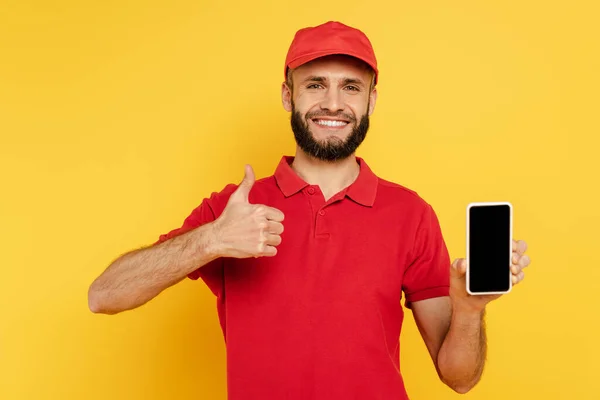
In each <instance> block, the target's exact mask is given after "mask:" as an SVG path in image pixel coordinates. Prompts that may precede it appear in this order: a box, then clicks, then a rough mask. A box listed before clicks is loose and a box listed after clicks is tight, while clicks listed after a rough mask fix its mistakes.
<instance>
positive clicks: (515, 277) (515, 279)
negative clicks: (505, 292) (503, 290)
mask: <svg viewBox="0 0 600 400" xmlns="http://www.w3.org/2000/svg"><path fill="white" fill-rule="evenodd" d="M523 279H525V272H524V271H521V272H519V273H518V274H517V275H513V276H512V283H513V285H516V284H517V283H519V282H521V281H522V280H523Z"/></svg>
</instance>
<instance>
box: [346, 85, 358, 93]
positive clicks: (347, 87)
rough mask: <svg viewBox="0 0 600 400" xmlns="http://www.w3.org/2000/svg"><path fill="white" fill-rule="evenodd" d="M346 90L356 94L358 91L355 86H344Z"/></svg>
mask: <svg viewBox="0 0 600 400" xmlns="http://www.w3.org/2000/svg"><path fill="white" fill-rule="evenodd" d="M346 89H348V90H350V91H353V92H358V91H360V89H359V88H357V87H356V86H346Z"/></svg>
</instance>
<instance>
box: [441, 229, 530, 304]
mask: <svg viewBox="0 0 600 400" xmlns="http://www.w3.org/2000/svg"><path fill="white" fill-rule="evenodd" d="M512 244H513V245H512V248H513V252H512V257H511V266H510V272H511V274H512V276H511V279H512V284H513V286H514V285H516V284H518V283H519V282H521V281H522V280H523V279H524V278H525V272H524V271H523V269H524V268H526V267H527V266H528V265H529V264H530V262H531V260H530V259H529V256H528V255H526V254H525V252H526V251H527V243H525V242H524V241H523V240H519V241H515V240H513V243H512ZM466 272H467V263H466V260H465V259H464V258H458V259H456V260H454V262H453V263H452V266H451V267H450V297H451V299H452V304H453V307H454V308H455V309H456V308H458V309H460V310H464V311H473V312H482V311H483V310H484V309H485V306H486V305H487V304H488V303H489V302H490V301H492V300H495V299H497V298H499V297H500V296H501V295H500V294H492V295H471V294H469V293H468V292H467V285H466Z"/></svg>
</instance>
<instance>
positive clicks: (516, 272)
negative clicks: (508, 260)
mask: <svg viewBox="0 0 600 400" xmlns="http://www.w3.org/2000/svg"><path fill="white" fill-rule="evenodd" d="M510 272H511V273H512V274H513V275H519V272H521V266H520V265H518V264H513V265H511V266H510Z"/></svg>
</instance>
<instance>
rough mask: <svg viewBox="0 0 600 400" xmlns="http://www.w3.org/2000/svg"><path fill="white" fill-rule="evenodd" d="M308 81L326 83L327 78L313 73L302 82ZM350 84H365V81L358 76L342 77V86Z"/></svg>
mask: <svg viewBox="0 0 600 400" xmlns="http://www.w3.org/2000/svg"><path fill="white" fill-rule="evenodd" d="M306 82H319V83H325V82H327V78H325V77H324V76H317V75H313V76H309V77H308V78H306V79H304V81H303V82H302V83H306ZM350 84H354V85H359V86H365V83H364V82H363V80H362V79H358V78H344V79H342V86H346V85H350Z"/></svg>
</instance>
